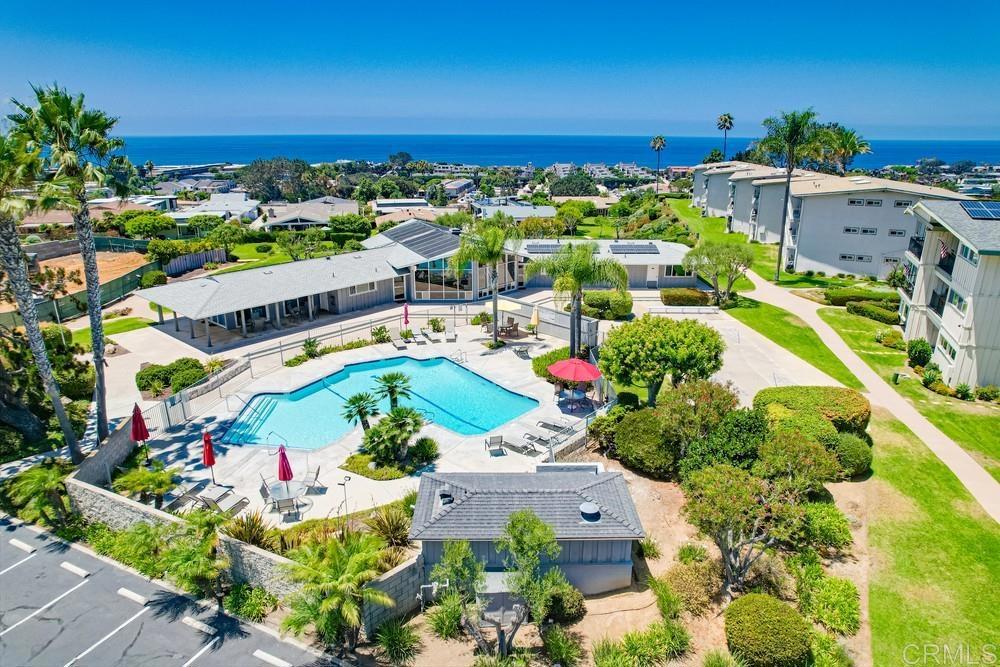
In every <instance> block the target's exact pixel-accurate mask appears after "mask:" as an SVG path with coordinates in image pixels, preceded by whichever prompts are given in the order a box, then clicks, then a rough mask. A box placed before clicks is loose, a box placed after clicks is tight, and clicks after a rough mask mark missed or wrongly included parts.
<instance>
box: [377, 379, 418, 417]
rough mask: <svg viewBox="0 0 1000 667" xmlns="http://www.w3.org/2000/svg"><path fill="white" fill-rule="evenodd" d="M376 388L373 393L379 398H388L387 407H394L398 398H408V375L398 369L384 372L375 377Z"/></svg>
mask: <svg viewBox="0 0 1000 667" xmlns="http://www.w3.org/2000/svg"><path fill="white" fill-rule="evenodd" d="M375 384H377V385H378V389H376V390H375V393H376V394H377V395H378V397H379V398H388V399H389V408H390V409H395V408H396V406H398V405H399V399H401V398H410V395H411V394H410V390H411V387H410V376H409V375H407V374H406V373H400V372H399V371H392V372H390V373H384V374H382V375H380V376H379V377H377V378H375Z"/></svg>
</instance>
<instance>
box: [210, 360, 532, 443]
mask: <svg viewBox="0 0 1000 667" xmlns="http://www.w3.org/2000/svg"><path fill="white" fill-rule="evenodd" d="M392 371H399V372H402V373H406V375H408V376H409V377H410V386H411V393H412V394H413V396H412V398H409V399H401V400H400V405H408V406H410V407H413V408H417V409H418V410H420V411H421V412H423V413H424V414H425V415H426V416H427V417H429V418H430V420H431V421H433V422H434V423H435V424H438V425H440V426H443V427H444V428H446V429H449V430H451V431H454V432H455V433H458V434H460V435H476V434H480V433H486V432H488V431H492V430H494V429H496V428H497V427H498V426H500V425H502V424H505V423H507V422H509V421H510V420H512V419H514V418H516V417H518V416H520V415H522V414H524V413H525V412H528V411H529V410H532V409H534V408H536V407H538V401H536V400H535V399H533V398H529V397H527V396H523V395H521V394H517V393H514V392H512V391H509V390H507V389H504V388H503V387H501V386H499V385H497V384H495V383H493V382H490V381H489V380H487V379H486V378H484V377H482V376H480V375H477V374H476V373H473V372H472V371H470V370H468V369H467V368H464V367H462V366H460V365H458V364H456V363H455V362H453V361H451V360H450V359H445V358H444V357H434V358H431V359H413V358H412V357H394V358H392V359H378V360H376V361H366V362H363V363H358V364H350V365H348V366H345V367H344V368H343V369H342V370H340V371H337V372H336V373H334V374H333V375H328V376H327V377H325V378H322V379H320V380H317V381H316V382H314V383H312V384H310V385H307V386H305V387H302V388H301V389H298V390H296V391H293V392H291V393H287V394H257V395H256V396H254V397H253V398H251V399H250V401H249V402H248V403H247V405H246V407H244V408H243V410H242V411H241V412H240V414H239V416H238V417H237V418H236V421H235V422H234V423H233V425H232V426H231V427H230V428H229V430H228V431H227V432H226V435H225V436H224V437H223V442H227V443H231V444H240V445H263V444H271V445H277V444H279V443H285V444H287V446H289V447H296V448H299V449H319V448H320V447H325V446H326V445H329V444H330V443H332V442H335V441H336V440H339V439H340V438H342V437H343V436H345V435H346V434H348V433H350V432H351V431H352V430H353V429H354V425H353V424H351V423H349V422H348V421H346V420H345V419H344V418H343V417H341V412H342V411H343V407H344V403H345V402H346V400H347V399H348V398H349V397H350V396H351V395H352V394H357V393H358V392H362V391H367V392H372V393H374V391H375V378H376V377H378V376H379V375H382V374H383V373H388V372H392ZM379 408H380V410H381V411H382V412H383V413H385V412H387V411H388V410H389V401H388V399H386V400H383V401H381V402H380V404H379ZM269 438H270V439H269Z"/></svg>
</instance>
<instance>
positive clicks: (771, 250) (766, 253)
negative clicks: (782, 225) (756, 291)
mask: <svg viewBox="0 0 1000 667" xmlns="http://www.w3.org/2000/svg"><path fill="white" fill-rule="evenodd" d="M750 248H751V249H752V250H753V254H754V261H753V266H751V267H750V268H751V269H752V270H753V272H754V273H756V274H757V275H758V276H760V277H761V278H764V279H765V280H768V281H770V282H772V283H773V282H774V267H775V264H777V262H778V246H777V244H773V243H751V244H750ZM858 282H859V281H858V280H857V279H850V280H848V279H847V278H838V277H836V276H807V275H805V274H802V273H799V274H795V275H792V274H790V273H788V272H786V271H782V272H781V278H780V280H778V282H776V283H774V284H775V285H778V286H779V287H787V288H808V287H818V288H820V289H823V288H826V287H847V286H849V285H856V284H858ZM861 282H864V283H865V284H866V285H870V283H868V282H865V281H861Z"/></svg>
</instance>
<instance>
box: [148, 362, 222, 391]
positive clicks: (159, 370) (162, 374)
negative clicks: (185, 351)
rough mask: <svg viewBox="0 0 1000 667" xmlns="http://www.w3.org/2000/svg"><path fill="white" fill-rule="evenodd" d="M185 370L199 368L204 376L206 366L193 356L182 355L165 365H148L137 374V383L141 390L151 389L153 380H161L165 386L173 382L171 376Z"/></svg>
mask: <svg viewBox="0 0 1000 667" xmlns="http://www.w3.org/2000/svg"><path fill="white" fill-rule="evenodd" d="M184 370H192V371H193V370H199V371H200V372H201V373H202V377H204V375H205V368H204V366H202V364H201V362H200V361H198V360H197V359H193V358H191V357H181V358H179V359H176V360H174V361H172V362H171V363H169V364H167V365H165V366H162V365H160V364H150V365H149V366H146V368H143V369H142V370H140V371H139V372H138V373H136V374H135V385H136V387H137V388H138V389H139V391H149V389H150V386H151V385H152V383H153V382H159V383H160V386H163V387H165V386H167V385H169V384H171V378H172V377H173V376H174V375H175V374H176V373H179V372H180V371H184ZM199 379H200V378H199Z"/></svg>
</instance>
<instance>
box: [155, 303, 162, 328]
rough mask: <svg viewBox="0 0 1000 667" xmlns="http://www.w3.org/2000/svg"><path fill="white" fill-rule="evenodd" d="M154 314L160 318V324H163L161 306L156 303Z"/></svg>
mask: <svg viewBox="0 0 1000 667" xmlns="http://www.w3.org/2000/svg"><path fill="white" fill-rule="evenodd" d="M156 314H157V315H158V316H159V318H160V324H163V306H161V305H160V304H156Z"/></svg>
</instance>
